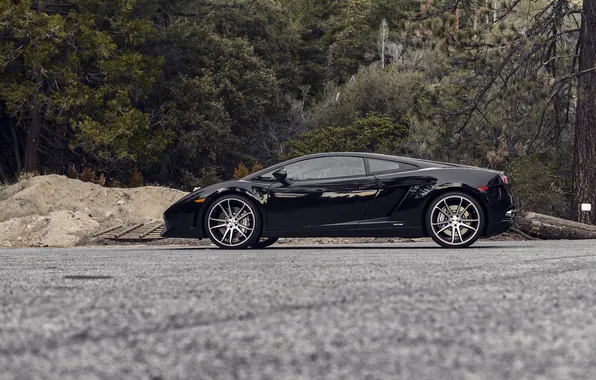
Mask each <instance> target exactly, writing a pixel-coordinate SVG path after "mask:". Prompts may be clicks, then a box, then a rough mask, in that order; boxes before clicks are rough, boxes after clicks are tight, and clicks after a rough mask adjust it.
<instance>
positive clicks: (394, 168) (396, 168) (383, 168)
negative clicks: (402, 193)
mask: <svg viewBox="0 0 596 380" xmlns="http://www.w3.org/2000/svg"><path fill="white" fill-rule="evenodd" d="M368 167H369V169H370V172H371V173H373V174H374V173H384V172H404V171H408V170H416V169H418V168H417V167H416V166H414V165H408V164H404V163H401V162H395V161H388V160H377V159H372V158H369V159H368Z"/></svg>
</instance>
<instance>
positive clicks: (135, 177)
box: [128, 169, 145, 187]
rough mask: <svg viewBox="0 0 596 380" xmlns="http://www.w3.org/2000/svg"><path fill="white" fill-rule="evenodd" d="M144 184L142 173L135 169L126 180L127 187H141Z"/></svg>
mask: <svg viewBox="0 0 596 380" xmlns="http://www.w3.org/2000/svg"><path fill="white" fill-rule="evenodd" d="M144 184H145V178H144V177H143V173H141V172H140V171H139V170H138V169H135V170H134V171H133V172H132V173H131V175H130V178H129V179H128V187H141V186H143V185H144Z"/></svg>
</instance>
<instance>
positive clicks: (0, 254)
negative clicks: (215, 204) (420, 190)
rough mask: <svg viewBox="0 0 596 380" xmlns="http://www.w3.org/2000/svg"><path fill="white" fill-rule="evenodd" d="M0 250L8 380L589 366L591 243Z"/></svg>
mask: <svg viewBox="0 0 596 380" xmlns="http://www.w3.org/2000/svg"><path fill="white" fill-rule="evenodd" d="M0 260H1V262H2V265H1V266H0V292H1V293H0V294H1V297H0V305H1V307H0V368H2V369H3V370H2V371H0V379H24V378H27V379H42V378H43V379H115V378H118V379H122V378H135V379H136V378H150V379H182V378H184V379H187V378H200V379H209V378H213V379H237V378H259V379H280V378H292V379H313V378H333V379H352V378H353V379H363V378H370V379H376V378H378V379H382V378H404V379H504V378H512V379H536V378H541V379H563V378H565V379H587V378H596V355H594V353H595V352H596V281H594V278H596V247H595V245H594V242H593V241H573V242H570V241H559V242H543V241H518V242H497V241H483V242H481V243H480V244H478V245H476V246H474V247H472V248H470V249H464V250H445V249H439V248H437V247H436V246H435V245H434V244H432V243H429V242H424V243H401V244H367V245H359V244H342V245H318V246H308V245H307V246H291V245H284V246H278V247H275V246H274V248H272V249H266V250H251V251H224V250H218V249H212V248H210V247H202V248H194V247H176V248H172V247H105V248H97V247H80V248H69V249H49V248H48V249H10V250H6V249H0Z"/></svg>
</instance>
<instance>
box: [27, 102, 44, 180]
mask: <svg viewBox="0 0 596 380" xmlns="http://www.w3.org/2000/svg"><path fill="white" fill-rule="evenodd" d="M38 98H39V96H38V95H37V94H35V95H33V96H32V97H31V113H32V115H31V120H30V121H29V128H27V145H26V146H25V168H24V169H25V172H27V173H29V172H36V171H37V172H38V171H39V170H40V168H39V139H40V135H41V106H40V104H39V101H38Z"/></svg>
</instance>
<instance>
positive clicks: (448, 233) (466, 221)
mask: <svg viewBox="0 0 596 380" xmlns="http://www.w3.org/2000/svg"><path fill="white" fill-rule="evenodd" d="M485 222H486V221H485V216H484V211H482V207H481V206H480V204H479V203H478V202H477V201H476V200H475V199H474V198H473V197H472V196H470V195H468V194H465V193H460V192H451V193H446V194H443V195H441V196H439V197H438V198H437V199H435V200H434V201H433V202H432V203H431V204H430V206H429V208H428V211H427V213H426V230H427V231H428V233H429V234H430V237H431V238H432V239H433V240H434V241H435V242H436V243H437V244H439V245H440V246H442V247H445V248H465V247H469V246H470V245H472V244H474V242H476V240H478V238H480V236H481V235H482V231H483V230H484V225H485Z"/></svg>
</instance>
